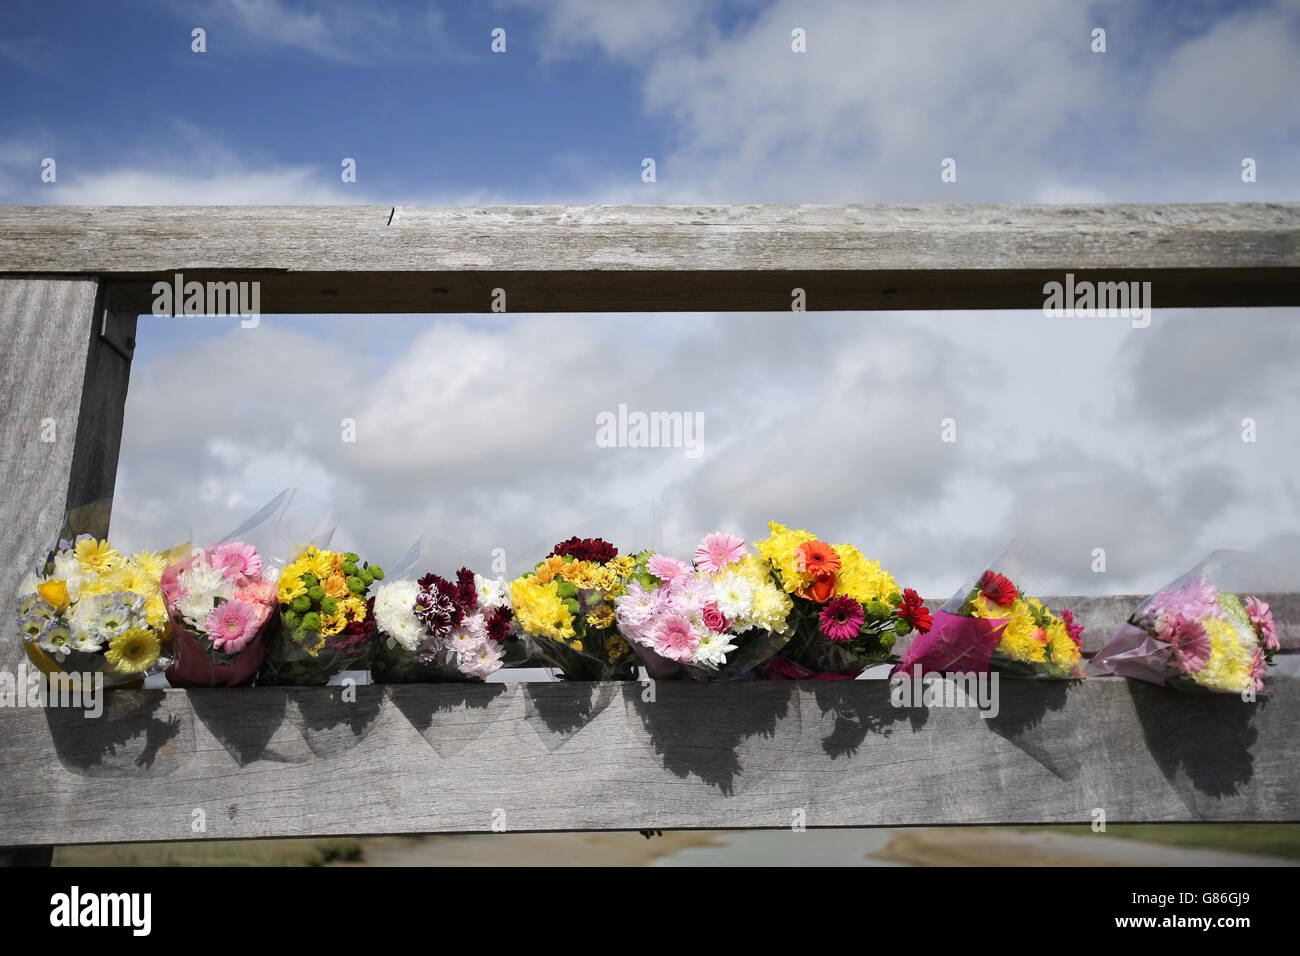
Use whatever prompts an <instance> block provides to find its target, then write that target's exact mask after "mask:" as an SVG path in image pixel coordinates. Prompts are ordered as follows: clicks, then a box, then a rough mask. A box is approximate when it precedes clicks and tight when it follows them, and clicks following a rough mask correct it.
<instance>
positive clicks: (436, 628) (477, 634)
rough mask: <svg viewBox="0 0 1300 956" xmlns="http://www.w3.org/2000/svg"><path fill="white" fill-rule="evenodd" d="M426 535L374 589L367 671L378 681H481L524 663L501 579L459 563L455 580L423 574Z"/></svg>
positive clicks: (505, 589) (379, 682)
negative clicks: (419, 572)
mask: <svg viewBox="0 0 1300 956" xmlns="http://www.w3.org/2000/svg"><path fill="white" fill-rule="evenodd" d="M426 550H427V549H425V548H424V546H423V539H421V540H420V541H418V542H416V544H415V545H413V546H412V548H411V549H410V551H408V552H407V556H406V557H405V558H404V559H403V560H402V561H401V562H400V563H399V565H398V566H397V568H395V569H392V570H390V571H389V573H388V576H387V577H386V578H385V580H384V581H383V583H381V584H380V585H379V586H378V588H377V590H376V591H375V598H374V616H375V630H376V633H375V642H374V648H373V657H372V660H371V662H370V676H371V678H372V679H373V680H374V681H375V683H378V684H403V683H432V682H437V681H483V680H486V679H487V677H488V675H490V674H493V673H495V672H496V671H497V670H499V669H500V668H502V667H507V666H513V665H517V664H521V663H523V661H524V660H525V658H526V656H527V650H526V648H525V646H524V644H523V641H522V640H520V638H519V635H518V634H517V633H516V632H515V628H514V626H513V622H514V613H513V611H512V610H511V608H510V593H509V589H508V588H507V586H506V582H505V579H504V578H486V577H483V576H482V575H481V574H475V573H474V572H473V571H471V570H469V569H468V568H465V567H462V568H461V569H460V570H459V571H458V572H457V573H456V576H455V578H454V579H450V580H449V579H447V578H443V577H440V576H438V575H436V574H433V573H426V574H424V575H422V576H420V577H419V578H418V579H417V578H415V577H414V574H415V573H416V569H417V568H418V567H427V566H428V561H427V554H426Z"/></svg>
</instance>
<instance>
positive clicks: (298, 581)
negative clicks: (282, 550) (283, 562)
mask: <svg viewBox="0 0 1300 956" xmlns="http://www.w3.org/2000/svg"><path fill="white" fill-rule="evenodd" d="M292 567H293V565H289V567H288V568H285V569H284V573H283V574H281V575H280V583H279V586H278V589H279V598H280V603H281V604H290V603H292V602H293V599H294V598H296V597H298V596H299V595H300V594H306V593H307V586H306V585H305V584H303V583H302V578H300V577H299V576H298V573H297V572H292V571H290V568H292Z"/></svg>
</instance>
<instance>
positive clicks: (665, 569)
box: [646, 554, 691, 584]
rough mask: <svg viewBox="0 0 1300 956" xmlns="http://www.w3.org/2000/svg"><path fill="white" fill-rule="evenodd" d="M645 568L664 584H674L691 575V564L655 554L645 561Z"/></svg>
mask: <svg viewBox="0 0 1300 956" xmlns="http://www.w3.org/2000/svg"><path fill="white" fill-rule="evenodd" d="M646 570H647V571H649V572H650V573H651V574H653V575H654V576H655V577H657V578H658V579H659V580H660V581H663V582H664V583H665V584H675V583H677V582H679V581H684V580H686V579H687V578H689V577H690V576H691V566H690V565H689V564H687V563H686V562H685V561H679V560H678V559H677V558H670V557H668V555H666V554H656V555H654V556H653V557H652V558H650V560H649V561H647V562H646Z"/></svg>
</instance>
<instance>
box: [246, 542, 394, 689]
mask: <svg viewBox="0 0 1300 956" xmlns="http://www.w3.org/2000/svg"><path fill="white" fill-rule="evenodd" d="M383 578H384V571H383V568H381V567H379V566H378V565H371V564H368V563H367V562H365V561H363V560H362V559H361V557H360V555H358V554H355V553H354V552H351V551H347V552H340V551H328V550H324V549H322V548H317V547H316V546H314V545H311V546H308V547H307V548H306V549H305V550H304V551H303V552H302V553H301V554H299V555H298V556H296V557H295V558H294V560H292V561H290V562H289V564H288V565H286V566H285V568H284V570H283V571H281V572H280V582H279V588H278V591H279V603H280V615H279V620H280V626H279V629H278V630H277V631H275V632H274V633H273V634H271V636H270V639H269V641H268V643H267V651H266V660H265V661H264V662H263V664H262V667H261V670H259V671H258V675H257V683H258V684H268V685H274V684H285V685H295V686H299V685H305V686H312V685H315V686H319V685H322V684H327V683H329V679H330V678H331V677H333V676H334V675H335V674H337V673H339V672H340V671H346V670H365V669H367V668H368V667H369V666H370V655H371V644H372V642H373V640H374V636H375V622H374V617H373V615H372V608H373V604H374V601H373V599H367V597H366V595H367V593H368V592H369V591H370V590H371V588H372V587H373V585H374V584H375V583H376V582H378V581H382V580H383Z"/></svg>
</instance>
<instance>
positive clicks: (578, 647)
mask: <svg viewBox="0 0 1300 956" xmlns="http://www.w3.org/2000/svg"><path fill="white" fill-rule="evenodd" d="M569 646H570V647H572V648H573V649H574V650H575V651H580V650H582V641H579V640H576V639H575V640H572V641H569Z"/></svg>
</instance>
